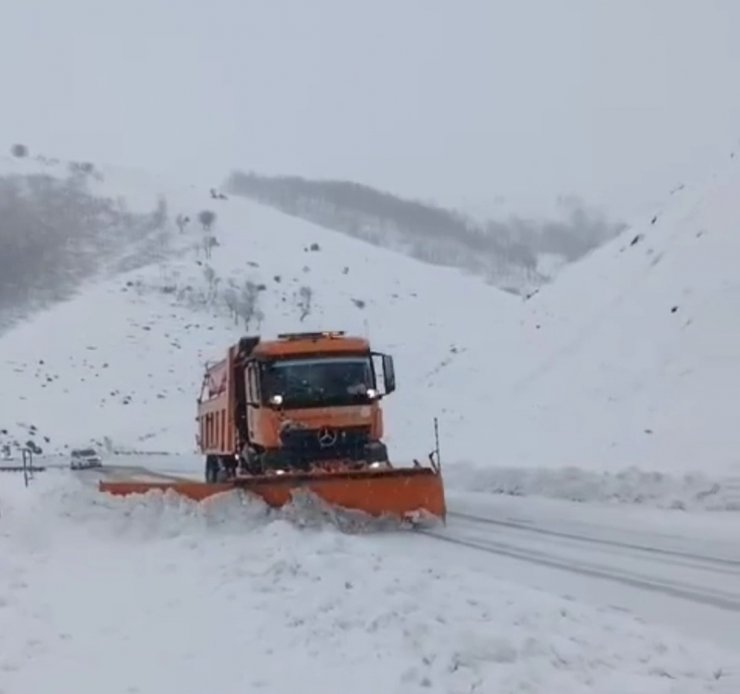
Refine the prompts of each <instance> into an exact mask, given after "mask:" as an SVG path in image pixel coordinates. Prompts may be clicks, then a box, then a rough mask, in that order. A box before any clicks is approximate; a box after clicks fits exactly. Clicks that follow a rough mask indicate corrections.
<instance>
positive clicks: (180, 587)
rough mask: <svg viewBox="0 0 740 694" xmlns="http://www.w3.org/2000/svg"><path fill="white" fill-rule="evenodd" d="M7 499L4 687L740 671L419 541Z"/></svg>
mask: <svg viewBox="0 0 740 694" xmlns="http://www.w3.org/2000/svg"><path fill="white" fill-rule="evenodd" d="M12 479H14V480H15V481H16V482H15V483H13V482H10V481H9V482H8V483H7V484H3V485H2V486H1V487H0V514H1V515H0V521H1V525H0V528H1V529H2V532H0V598H1V599H0V611H1V612H2V620H3V626H4V628H3V629H2V630H0V689H1V690H3V691H7V692H13V694H35V693H36V692H39V691H47V690H48V689H49V687H50V686H51V685H50V683H51V682H53V687H52V688H53V690H54V691H56V692H60V694H64V693H66V692H70V693H71V692H79V691H105V692H110V693H111V694H116V693H118V692H121V693H123V692H126V693H130V692H140V693H141V694H148V693H149V692H152V693H156V694H162V693H163V692H178V694H188V693H189V692H199V693H200V692H203V691H210V690H212V689H215V690H218V691H220V692H224V694H229V693H231V692H234V693H236V692H243V691H252V690H264V691H269V692H275V693H276V694H279V693H280V692H286V693H287V692H291V693H292V692H295V691H323V692H327V694H329V693H332V692H337V693H339V692H342V694H345V693H346V692H347V691H353V692H358V693H363V692H368V693H369V692H372V693H373V694H375V693H376V692H378V691H383V692H399V693H400V692H404V693H406V692H409V691H416V690H420V691H428V692H446V693H447V692H470V691H502V692H513V691H529V692H533V693H538V692H543V693H545V692H548V693H550V692H553V691H568V692H574V693H575V692H583V693H584V694H586V692H588V693H589V694H591V693H592V692H599V694H607V693H608V692H613V693H614V694H617V693H619V694H622V693H623V692H636V691H640V692H649V693H650V694H656V693H658V692H665V693H668V692H671V693H672V694H679V693H685V694H698V693H699V692H717V691H721V689H720V687H721V686H723V685H724V684H725V682H726V678H727V677H728V676H729V674H728V673H730V672H731V671H732V670H733V669H734V670H736V669H737V662H736V661H733V659H732V657H731V656H729V655H727V654H724V653H722V652H719V651H716V650H714V649H713V648H710V647H709V646H706V645H704V644H702V643H694V642H687V641H685V640H681V639H679V638H677V637H676V636H672V635H670V634H667V633H664V632H661V631H659V630H655V629H649V628H647V627H646V626H645V625H643V624H640V623H638V622H637V621H635V620H632V619H628V618H627V617H625V616H624V615H622V614H619V613H617V612H616V611H615V610H610V609H604V610H594V609H591V608H586V607H583V606H579V605H577V604H574V603H572V602H569V601H566V600H563V599H558V598H554V597H549V596H547V595H545V594H542V593H539V592H536V591H533V590H525V589H522V588H519V587H517V586H514V585H511V584H506V583H503V582H499V581H495V580H492V579H491V578H490V574H489V573H488V572H487V571H479V570H472V569H469V568H466V567H465V563H464V562H460V561H459V557H457V556H456V555H455V554H454V551H455V550H454V548H450V547H448V546H447V545H442V544H437V543H436V542H435V541H434V540H432V539H429V538H425V537H423V536H419V535H415V534H414V535H408V534H385V533H384V534H381V535H372V536H366V535H363V536H354V535H353V536H348V535H346V534H343V533H340V532H338V531H336V530H335V529H333V528H332V527H331V526H315V527H311V528H299V527H297V526H296V525H295V524H293V523H291V522H289V521H287V520H285V519H279V518H272V517H270V516H269V514H268V513H266V511H265V509H264V508H263V507H262V506H260V505H259V504H249V505H247V506H245V505H242V504H235V503H234V499H221V500H219V501H218V502H217V503H214V504H212V505H204V506H202V507H200V510H199V511H197V512H196V511H195V510H194V507H193V505H190V504H188V503H178V502H176V501H175V500H173V499H168V498H156V499H155V498H150V499H143V500H142V499H139V500H133V499H118V500H110V499H101V498H98V499H97V500H96V501H94V500H93V499H92V498H91V497H90V490H89V489H87V488H85V486H84V485H81V484H80V483H79V482H74V481H70V479H69V475H68V473H64V472H59V473H49V474H48V475H46V476H44V477H43V478H42V477H39V478H38V479H37V481H36V482H35V483H34V485H33V487H31V488H29V489H28V490H26V489H24V488H23V486H22V482H21V481H20V480H19V479H18V478H12Z"/></svg>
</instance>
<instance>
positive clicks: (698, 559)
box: [447, 511, 740, 580]
mask: <svg viewBox="0 0 740 694" xmlns="http://www.w3.org/2000/svg"><path fill="white" fill-rule="evenodd" d="M447 515H448V517H451V518H458V519H461V520H465V521H472V522H474V523H481V524H485V525H491V526H500V527H502V528H511V529H516V530H522V531H524V532H530V533H537V534H540V535H549V536H551V537H557V538H563V539H568V540H575V541H576V542H583V543H589V544H593V545H598V546H602V547H614V548H618V549H626V550H635V552H642V553H645V554H646V555H660V556H663V557H666V560H665V561H670V559H668V558H675V559H686V560H689V562H688V563H686V562H681V561H673V562H672V563H675V564H677V565H680V564H684V565H686V566H700V565H701V564H707V565H715V568H714V569H713V570H715V571H718V572H721V573H727V574H737V575H738V576H740V559H730V558H726V557H712V556H707V555H703V554H695V553H693V552H683V551H680V550H674V549H666V548H665V547H655V546H654V545H641V544H637V543H632V542H624V541H621V540H611V539H609V538H603V537H595V536H593V535H581V534H578V533H574V532H567V531H563V530H552V529H550V528H543V527H541V526H537V525H529V524H528V523H522V522H521V521H509V520H499V519H495V518H485V517H484V516H478V515H473V514H469V513H461V512H458V511H451V512H449V513H448V514H447ZM739 580H740V579H739Z"/></svg>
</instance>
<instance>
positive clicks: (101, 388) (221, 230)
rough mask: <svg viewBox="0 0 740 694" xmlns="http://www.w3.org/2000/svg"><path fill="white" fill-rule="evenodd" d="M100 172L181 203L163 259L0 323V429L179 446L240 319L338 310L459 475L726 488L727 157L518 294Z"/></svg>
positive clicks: (733, 472) (733, 173)
mask: <svg viewBox="0 0 740 694" xmlns="http://www.w3.org/2000/svg"><path fill="white" fill-rule="evenodd" d="M106 185H107V186H109V187H110V189H113V188H114V187H118V189H119V190H120V191H121V194H122V195H125V196H126V198H127V199H130V200H132V205H139V206H143V207H146V206H148V205H151V202H152V201H153V200H154V199H155V198H156V196H158V195H160V194H164V195H165V196H166V198H167V200H168V204H169V209H170V210H171V213H172V215H175V214H176V213H182V214H185V215H187V216H189V217H190V219H191V222H190V224H188V225H187V226H186V227H185V228H184V231H183V233H182V234H180V233H179V232H177V234H176V243H177V247H178V248H179V249H180V250H179V252H178V253H176V254H173V255H172V256H171V259H170V260H168V261H167V262H157V263H155V264H152V265H150V266H148V267H145V268H141V269H139V270H136V271H133V272H131V273H129V274H128V275H126V276H119V277H116V278H115V279H111V280H110V281H106V282H102V283H99V284H97V285H94V286H93V287H91V288H89V289H87V290H86V291H85V292H83V293H82V294H81V295H80V296H79V297H78V298H76V299H74V300H72V301H69V302H67V303H65V304H61V305H58V306H56V307H55V308H53V309H51V310H49V311H47V312H46V313H44V314H40V315H38V316H36V317H35V318H34V319H33V320H32V321H30V322H28V323H27V324H25V325H23V326H21V327H19V328H17V329H16V330H14V331H13V332H11V333H9V334H8V335H6V336H4V337H3V338H2V339H1V340H0V381H1V382H2V384H3V398H2V400H1V401H0V431H2V430H3V429H4V430H6V431H7V434H5V435H3V434H2V433H0V437H3V438H4V440H5V441H6V442H8V441H10V442H14V441H18V442H21V443H22V442H25V441H27V440H28V439H33V440H35V441H36V442H37V443H39V444H40V445H41V446H43V447H44V448H45V449H46V450H59V449H61V448H63V447H64V446H65V445H80V444H83V443H86V442H87V441H90V440H92V441H97V442H101V441H104V440H105V439H108V440H109V442H110V443H112V444H113V445H114V446H115V447H118V448H129V449H136V450H142V449H143V450H165V451H170V452H191V451H192V450H193V446H194V420H193V418H194V412H195V398H196V396H197V393H198V389H199V387H200V379H201V374H202V367H203V363H204V361H205V360H207V359H217V358H220V357H221V355H222V354H223V351H224V349H225V347H226V345H228V344H230V343H231V342H233V341H234V340H236V339H237V338H238V337H239V336H240V335H242V334H244V333H246V332H255V331H260V332H263V333H266V334H272V333H275V332H278V331H287V330H296V329H298V330H300V329H304V328H305V329H326V328H329V329H345V330H348V331H350V332H359V333H361V334H366V335H369V336H370V338H371V339H372V341H373V342H374V344H375V346H376V347H377V348H378V349H382V350H388V351H391V352H392V353H393V354H394V355H395V356H396V359H397V372H398V380H399V391H398V392H397V393H395V394H394V395H393V396H392V397H391V398H389V399H388V400H387V401H386V412H387V417H386V422H387V428H388V435H387V439H388V443H389V446H390V450H391V453H392V455H393V456H394V457H395V459H396V460H399V461H409V460H410V459H411V458H412V457H418V456H424V455H425V454H426V453H427V452H428V451H429V450H430V449H431V446H432V418H433V417H434V416H439V417H440V426H441V435H442V456H443V462H444V463H445V464H446V465H447V479H448V480H449V482H450V483H451V484H454V485H458V486H461V487H464V488H469V489H473V490H477V491H483V490H488V491H503V492H507V493H537V494H545V495H552V496H558V497H565V498H575V499H579V500H580V499H583V498H598V499H605V500H608V499H619V500H622V501H624V500H629V501H640V500H644V499H645V498H646V497H647V498H652V499H657V500H659V503H661V504H666V505H678V506H682V505H687V504H688V505H690V504H692V503H701V504H704V505H707V506H710V507H724V508H730V507H733V508H734V507H735V506H736V505H737V500H736V499H735V497H737V496H738V491H737V489H734V488H732V489H734V491H732V490H731V493H730V492H728V494H729V496H728V495H725V492H724V490H725V489H726V488H727V489H730V487H731V486H732V485H730V487H726V481H725V478H731V477H733V476H735V477H737V476H739V475H740V456H739V455H738V454H737V451H738V450H740V434H739V433H738V430H737V427H736V425H735V422H734V399H735V393H736V392H738V389H739V388H740V364H738V356H737V355H738V354H740V330H738V329H737V328H736V324H737V321H736V316H737V315H738V309H740V283H739V281H738V279H737V274H736V270H735V265H736V260H735V259H736V258H737V257H738V251H739V250H740V248H738V246H739V245H740V241H739V240H738V237H737V235H736V234H735V233H734V230H735V229H736V228H737V227H738V224H740V202H738V201H740V195H739V194H738V193H739V192H740V172H738V168H737V166H736V160H732V162H731V164H730V166H728V168H727V170H726V171H724V172H722V174H721V175H720V174H717V175H716V176H713V177H712V180H710V181H708V182H705V183H704V184H702V185H695V186H687V187H685V188H683V189H681V190H678V191H676V192H675V193H674V194H673V195H670V196H668V199H667V201H666V205H665V209H663V210H660V211H659V212H658V214H657V215H656V218H655V220H654V221H652V220H650V219H648V220H645V222H644V223H642V222H641V223H640V224H637V225H634V226H633V227H632V228H630V229H629V230H627V231H626V232H625V233H624V234H622V235H621V236H620V237H619V238H618V239H616V240H615V241H614V242H613V243H611V244H609V245H608V246H606V247H604V248H602V249H600V250H599V251H597V252H595V253H593V254H592V255H591V256H589V257H587V258H586V259H584V260H583V261H580V262H579V263H576V264H574V265H572V266H570V267H568V268H566V269H565V270H564V271H563V272H562V276H561V277H560V278H559V280H558V281H557V282H556V283H554V284H553V285H552V286H548V287H546V288H543V289H542V290H541V291H540V292H539V293H537V294H535V295H534V296H533V297H532V298H530V299H529V300H527V301H522V300H520V299H518V298H515V297H513V296H511V295H508V294H506V293H504V292H500V291H497V290H495V289H493V288H492V287H490V286H486V285H485V284H484V283H483V282H482V281H479V280H478V279H476V278H473V277H468V276H465V275H463V274H462V273H461V272H458V271H455V270H450V269H443V268H439V267H433V266H429V265H426V264H424V263H421V262H417V261H415V260H413V259H410V258H407V257H404V256H402V255H397V254H394V253H392V252H390V251H385V250H382V249H380V248H377V247H374V246H372V245H369V244H365V243H362V242H360V241H357V240H354V239H351V238H348V237H346V236H344V235H341V234H339V233H333V232H330V231H327V230H326V229H323V228H320V227H317V226H314V225H312V224H310V223H307V222H305V221H301V220H298V219H295V218H292V217H288V216H285V215H283V214H281V213H279V212H277V211H275V210H272V209H268V208H266V207H262V206H260V205H258V204H256V203H250V202H248V201H245V200H244V199H239V198H229V199H220V198H218V196H217V198H216V199H214V198H213V197H212V195H211V194H210V193H209V191H208V190H207V189H203V190H201V189H199V188H195V187H194V186H190V185H182V186H180V187H176V186H172V185H171V184H170V185H168V184H166V182H165V181H160V180H154V181H152V180H147V179H146V178H144V177H139V176H138V174H135V173H127V174H125V175H121V174H120V173H116V172H114V171H110V172H106ZM203 209H212V210H213V211H214V212H215V213H216V215H217V217H216V221H215V223H214V225H213V230H212V234H213V236H214V237H215V239H217V243H218V245H216V246H214V247H213V248H211V249H210V257H208V258H207V257H206V249H205V247H204V244H203V242H204V240H206V239H207V238H208V237H209V235H210V234H209V233H204V231H203V230H202V229H201V228H200V226H199V224H198V222H197V215H198V212H199V211H200V210H203ZM232 309H235V310H232ZM245 317H248V318H249V321H248V322H247V321H245V320H244V318H245ZM31 427H36V428H35V429H31ZM45 437H48V439H49V440H48V441H46V440H45ZM566 467H567V469H565V468H566ZM718 490H720V491H718ZM733 495H734V496H733ZM730 497H732V499H731V498H730ZM733 499H735V500H733Z"/></svg>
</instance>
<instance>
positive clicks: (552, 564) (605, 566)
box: [418, 512, 740, 613]
mask: <svg viewBox="0 0 740 694" xmlns="http://www.w3.org/2000/svg"><path fill="white" fill-rule="evenodd" d="M448 515H449V517H450V519H451V520H452V521H453V523H451V524H450V525H448V526H447V528H445V529H444V530H428V529H427V530H422V529H420V530H418V532H419V533H421V534H422V535H425V536H427V537H429V538H431V539H434V540H439V541H442V542H446V543H449V544H453V545H457V546H460V547H465V548H468V549H473V550H477V551H480V552H485V553H488V554H494V555H499V556H506V557H510V558H512V559H517V560H521V561H524V562H528V563H532V564H537V565H539V566H543V567H547V568H552V569H558V570H561V571H565V572H569V573H574V574H579V575H582V576H586V577H590V578H596V579H601V580H606V581H611V582H614V583H619V584H622V585H626V586H629V587H632V588H637V589H640V590H646V591H651V592H656V593H662V594H664V595H667V596H670V597H675V598H681V599H683V600H688V601H691V602H695V603H700V604H704V605H710V606H713V607H717V608H719V609H721V610H726V611H731V612H737V613H740V571H736V570H735V567H737V563H736V562H735V560H729V559H728V560H725V559H720V558H717V557H703V556H701V555H698V554H696V555H692V554H691V553H681V552H674V551H673V550H667V549H663V548H657V547H647V546H642V545H632V543H620V542H618V541H614V540H603V539H600V538H595V537H589V536H579V535H577V534H575V533H565V532H561V531H557V530H550V529H547V528H539V527H530V526H527V525H525V524H521V523H515V522H513V521H511V522H510V521H493V520H492V519H486V518H478V517H476V516H470V515H468V514H463V513H455V512H451V513H449V514H448ZM455 519H457V520H458V521H463V522H462V523H460V524H458V525H455V524H454V520H455ZM496 529H499V530H504V531H505V532H504V533H503V537H504V539H503V540H502V539H498V538H500V537H501V536H502V535H501V534H498V535H497V534H496ZM471 531H472V532H471ZM519 531H525V533H528V534H529V535H530V536H531V537H534V538H535V540H536V541H540V542H541V541H542V538H543V537H546V538H552V539H554V540H557V541H556V542H554V543H553V544H552V545H549V546H548V547H547V548H546V549H542V548H540V547H531V546H527V544H528V542H529V543H531V542H532V540H531V539H528V538H527V537H524V538H521V537H518V538H517V537H516V536H515V535H514V533H516V532H519ZM563 540H565V541H567V542H569V543H570V542H572V541H575V542H576V543H582V545H583V549H586V551H585V552H583V551H582V553H581V557H574V556H572V551H573V546H572V545H570V546H569V545H566V544H564V543H563ZM604 549H605V550H607V551H610V552H611V553H612V556H613V558H614V559H615V560H616V561H619V560H622V561H624V560H627V561H634V560H635V557H634V556H633V555H630V554H629V552H630V551H638V552H640V553H643V554H644V555H645V556H644V557H643V558H642V559H641V560H640V561H639V562H638V564H639V570H635V569H634V568H633V569H631V570H630V569H625V568H621V567H619V566H615V565H614V564H613V563H610V562H609V561H604V560H603V559H602V560H601V561H593V555H594V554H596V553H598V551H600V550H604ZM620 550H621V551H620ZM569 553H570V554H569ZM589 555H591V556H589ZM682 555H684V556H683V557H682ZM676 558H682V559H686V558H688V559H690V560H691V563H690V564H689V565H688V568H690V569H694V570H696V571H697V572H698V571H701V572H704V573H705V574H707V576H709V577H711V578H717V577H719V578H721V579H724V580H725V581H726V580H728V576H727V574H730V575H731V578H729V580H730V581H732V583H733V585H737V586H738V590H737V591H734V590H726V589H724V588H717V587H711V586H709V585H706V584H701V583H694V582H689V581H683V580H676V579H673V578H665V577H660V576H659V575H656V573H660V570H661V569H663V570H664V569H665V568H666V567H667V566H668V567H670V566H671V565H673V564H675V563H676ZM651 568H652V569H653V572H652V573H651V572H650V569H651ZM656 569H657V572H656ZM735 576H737V577H738V578H737V580H736V579H735Z"/></svg>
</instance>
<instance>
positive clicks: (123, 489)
mask: <svg viewBox="0 0 740 694" xmlns="http://www.w3.org/2000/svg"><path fill="white" fill-rule="evenodd" d="M99 489H100V491H101V492H106V493H108V494H115V495H119V496H126V495H129V494H146V493H147V492H150V491H162V492H165V491H168V490H171V491H173V492H175V493H176V494H180V495H182V496H185V497H187V498H189V499H193V500H195V501H202V500H203V499H206V498H208V497H210V496H214V495H216V494H222V493H224V492H230V491H233V490H235V489H240V490H243V491H245V492H248V493H251V494H254V495H256V496H258V497H260V498H262V499H263V500H264V501H265V503H266V504H267V505H268V506H271V507H273V508H280V507H282V506H285V505H286V504H288V503H290V502H291V500H292V499H293V493H294V492H295V491H298V490H302V491H309V492H312V493H313V494H315V495H316V496H317V497H319V498H320V499H321V500H323V502H324V503H326V504H328V505H329V506H332V507H335V508H339V509H347V510H353V511H361V512H363V513H366V514H368V515H370V516H374V517H377V518H381V517H388V516H393V517H396V518H397V519H399V520H409V521H412V522H414V521H416V520H423V519H424V518H425V517H426V518H429V517H433V518H436V519H439V520H442V521H443V522H444V521H445V519H446V515H447V509H446V504H445V497H444V485H443V483H442V476H441V474H440V471H439V470H438V469H430V468H425V467H413V468H391V469H379V470H373V469H369V470H351V471H348V470H344V471H332V472H294V473H290V472H286V473H285V474H282V475H275V474H273V475H259V476H249V477H236V478H234V479H231V480H229V481H227V482H221V483H208V482H195V481H192V482H191V481H187V480H183V481H172V482H170V481H165V482H136V481H130V482H129V481H115V482H107V481H102V480H101V481H100V482H99Z"/></svg>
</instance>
